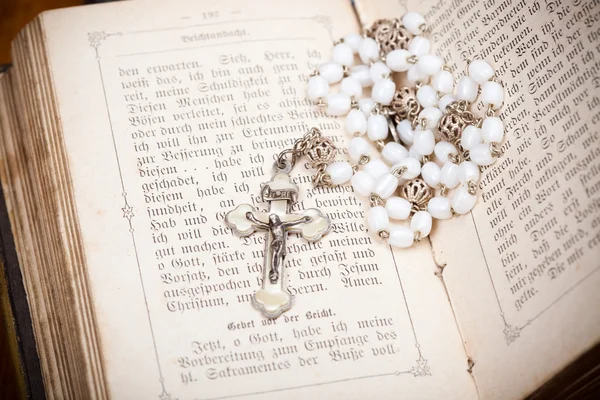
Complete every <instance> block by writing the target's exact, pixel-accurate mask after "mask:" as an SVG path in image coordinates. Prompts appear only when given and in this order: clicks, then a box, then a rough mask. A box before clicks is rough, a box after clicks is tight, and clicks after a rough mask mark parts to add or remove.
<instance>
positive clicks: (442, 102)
mask: <svg viewBox="0 0 600 400" xmlns="http://www.w3.org/2000/svg"><path fill="white" fill-rule="evenodd" d="M453 101H456V97H454V95H452V94H447V95H445V96H444V97H442V98H441V99H440V100H439V101H438V108H439V109H440V110H441V111H442V112H445V111H446V107H448V104H450V103H452V102H453Z"/></svg>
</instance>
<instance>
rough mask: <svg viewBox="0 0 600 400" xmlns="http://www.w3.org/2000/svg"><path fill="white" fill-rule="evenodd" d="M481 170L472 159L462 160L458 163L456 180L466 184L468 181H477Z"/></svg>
mask: <svg viewBox="0 0 600 400" xmlns="http://www.w3.org/2000/svg"><path fill="white" fill-rule="evenodd" d="M480 176H481V172H480V171H479V167H478V166H477V164H475V163H474V162H473V161H463V162H461V163H460V165H459V170H458V180H459V181H460V183H462V184H467V183H469V181H473V182H475V183H478V182H479V178H480Z"/></svg>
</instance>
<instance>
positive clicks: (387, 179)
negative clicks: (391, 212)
mask: <svg viewBox="0 0 600 400" xmlns="http://www.w3.org/2000/svg"><path fill="white" fill-rule="evenodd" d="M398 184H399V182H398V178H396V177H395V176H394V175H392V174H390V173H389V172H386V173H385V174H383V175H381V176H380V177H379V178H377V181H376V182H375V187H374V188H373V192H375V193H376V194H377V195H378V196H379V197H381V198H382V199H387V198H388V197H390V196H391V195H393V194H394V192H395V191H396V189H398Z"/></svg>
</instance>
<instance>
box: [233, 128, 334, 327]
mask: <svg viewBox="0 0 600 400" xmlns="http://www.w3.org/2000/svg"><path fill="white" fill-rule="evenodd" d="M319 133H320V132H319ZM319 136H320V135H319ZM320 138H321V139H323V140H326V141H328V139H326V138H323V137H320ZM312 145H313V146H315V145H316V146H318V143H317V142H315V141H313V142H312ZM295 147H296V146H295ZM313 150H314V147H313ZM293 151H295V153H293V152H292V153H291V154H292V160H291V161H290V160H288V159H285V158H284V157H285V155H286V154H289V153H286V152H283V153H281V154H280V156H279V157H278V160H277V161H276V162H275V165H274V172H275V173H274V175H273V178H272V179H271V180H270V181H269V182H266V183H264V184H262V186H261V197H262V200H263V201H264V202H268V203H269V210H268V211H267V212H259V211H257V210H256V209H255V208H254V207H253V206H252V205H250V204H240V205H238V206H237V207H236V208H235V209H234V210H232V211H230V212H228V213H227V215H226V216H225V222H226V224H227V225H228V226H229V227H230V228H231V229H232V230H233V232H234V233H235V234H237V235H238V236H242V237H244V236H250V235H252V234H253V233H255V232H257V231H265V232H266V233H267V238H266V246H265V257H264V260H265V261H264V266H263V280H262V287H261V288H260V289H259V290H258V291H257V292H256V293H254V295H253V296H252V305H253V306H254V307H255V308H257V309H258V310H260V311H261V312H262V313H263V315H264V316H265V317H267V318H277V317H279V316H280V315H281V314H282V313H284V312H285V311H287V310H289V309H290V307H291V305H292V296H291V294H290V293H289V292H288V291H287V289H286V288H285V282H284V281H285V257H286V238H287V234H288V233H289V232H293V233H299V234H301V235H302V237H303V238H304V239H305V240H308V241H310V242H316V241H318V240H320V239H321V238H322V237H323V236H324V235H326V234H327V233H328V232H329V231H330V229H331V222H330V220H329V218H327V217H326V216H325V215H324V214H323V213H322V212H321V211H319V210H317V209H314V208H311V209H307V210H305V211H303V212H302V213H298V214H296V213H292V212H291V208H292V206H293V205H294V204H295V203H296V201H297V199H298V186H297V185H296V184H294V183H293V182H291V181H290V177H289V175H288V172H289V171H290V170H291V168H292V167H293V165H294V164H295V161H296V159H297V156H298V155H304V154H307V153H308V152H309V150H308V149H307V148H304V149H300V150H298V149H294V150H293ZM319 153H320V152H317V154H313V155H317V156H319ZM323 157H324V154H321V155H320V156H319V158H323ZM309 159H310V161H311V164H312V165H313V166H314V164H315V163H314V162H313V161H314V160H313V159H311V158H310V156H309ZM322 163H324V164H323V166H322V167H321V168H318V170H323V169H324V168H325V167H327V165H328V162H326V161H322Z"/></svg>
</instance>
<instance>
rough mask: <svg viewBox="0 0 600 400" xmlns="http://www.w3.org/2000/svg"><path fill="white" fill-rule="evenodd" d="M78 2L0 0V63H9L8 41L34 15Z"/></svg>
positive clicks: (68, 0) (78, 1)
mask: <svg viewBox="0 0 600 400" xmlns="http://www.w3.org/2000/svg"><path fill="white" fill-rule="evenodd" d="M80 4H83V1H82V0H0V64H8V63H10V42H11V41H12V40H13V39H14V38H15V36H16V35H17V33H19V31H20V30H21V28H23V27H24V26H25V25H26V24H27V23H28V22H29V21H31V20H32V19H33V18H35V16H36V15H38V14H39V13H41V12H42V11H45V10H52V9H54V8H61V7H68V6H76V5H80Z"/></svg>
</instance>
